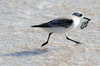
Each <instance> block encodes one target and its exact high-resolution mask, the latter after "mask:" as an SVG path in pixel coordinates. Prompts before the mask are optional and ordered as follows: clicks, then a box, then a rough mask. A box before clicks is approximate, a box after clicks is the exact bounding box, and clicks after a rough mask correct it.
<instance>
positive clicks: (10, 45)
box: [0, 0, 100, 66]
mask: <svg viewBox="0 0 100 66" xmlns="http://www.w3.org/2000/svg"><path fill="white" fill-rule="evenodd" d="M74 11H81V12H83V13H84V15H85V16H87V17H89V18H91V19H92V21H91V22H90V23H89V25H88V27H87V28H85V29H83V30H81V29H79V28H77V29H76V30H74V31H72V32H71V33H70V34H69V37H70V38H72V39H74V40H78V41H81V42H83V44H81V45H75V43H73V42H71V41H68V40H66V39H65V35H64V34H53V35H52V36H51V38H50V42H49V44H48V45H46V46H44V47H40V46H41V44H42V43H44V42H45V41H46V39H47V35H48V33H47V32H45V31H43V30H41V29H34V28H31V27H30V26H32V25H35V24H41V23H44V22H48V21H49V20H51V19H54V18H58V17H65V18H66V17H68V16H69V15H70V14H71V13H72V12H74ZM99 19H100V0H0V66H100V20H99Z"/></svg>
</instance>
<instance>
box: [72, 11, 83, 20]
mask: <svg viewBox="0 0 100 66" xmlns="http://www.w3.org/2000/svg"><path fill="white" fill-rule="evenodd" d="M71 17H72V19H74V20H81V19H82V18H83V17H84V15H83V14H82V13H81V12H74V13H72V15H71Z"/></svg>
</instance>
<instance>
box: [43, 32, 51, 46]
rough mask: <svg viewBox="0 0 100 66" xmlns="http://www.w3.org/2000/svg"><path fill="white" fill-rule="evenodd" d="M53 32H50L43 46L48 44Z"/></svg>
mask: <svg viewBox="0 0 100 66" xmlns="http://www.w3.org/2000/svg"><path fill="white" fill-rule="evenodd" d="M51 34H52V33H49V35H48V39H47V41H46V42H45V43H43V44H42V45H41V47H42V46H44V45H46V44H48V42H49V38H50V36H51Z"/></svg>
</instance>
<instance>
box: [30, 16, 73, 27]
mask: <svg viewBox="0 0 100 66" xmlns="http://www.w3.org/2000/svg"><path fill="white" fill-rule="evenodd" d="M72 23H73V20H72V19H65V18H63V19H54V20H51V21H49V22H47V23H43V24H40V25H34V26H31V27H42V28H44V27H47V28H48V27H49V28H50V27H64V28H68V27H69V26H70V25H72Z"/></svg>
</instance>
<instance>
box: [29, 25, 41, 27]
mask: <svg viewBox="0 0 100 66" xmlns="http://www.w3.org/2000/svg"><path fill="white" fill-rule="evenodd" d="M31 27H39V26H38V25H33V26H31Z"/></svg>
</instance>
